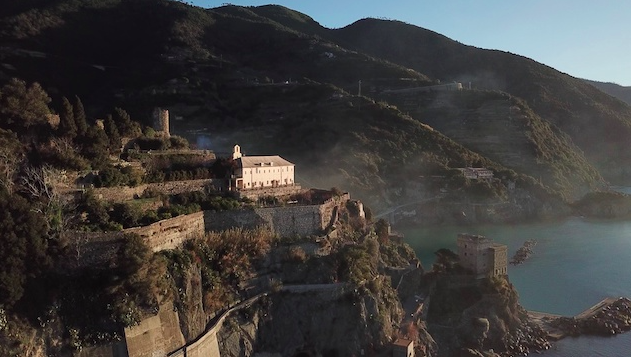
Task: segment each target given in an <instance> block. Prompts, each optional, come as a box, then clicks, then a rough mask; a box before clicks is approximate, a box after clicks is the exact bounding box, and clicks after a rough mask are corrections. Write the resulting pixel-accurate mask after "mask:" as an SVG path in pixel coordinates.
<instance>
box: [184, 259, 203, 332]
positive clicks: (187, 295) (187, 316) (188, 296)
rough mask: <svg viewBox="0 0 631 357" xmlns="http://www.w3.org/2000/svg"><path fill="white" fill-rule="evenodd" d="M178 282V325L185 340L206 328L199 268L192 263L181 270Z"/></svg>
mask: <svg viewBox="0 0 631 357" xmlns="http://www.w3.org/2000/svg"><path fill="white" fill-rule="evenodd" d="M179 280H180V281H179V282H178V292H179V294H178V300H179V316H180V326H181V329H182V333H183V334H184V338H185V339H186V341H191V340H193V339H195V338H196V337H197V336H199V335H200V334H201V333H202V332H204V329H205V328H206V322H207V319H206V313H205V312H204V306H203V303H202V302H203V300H202V297H203V294H202V286H201V281H202V277H201V270H200V267H199V266H197V264H192V265H191V266H190V267H189V268H188V269H186V270H185V271H184V272H183V275H182V277H181V278H180V279H179Z"/></svg>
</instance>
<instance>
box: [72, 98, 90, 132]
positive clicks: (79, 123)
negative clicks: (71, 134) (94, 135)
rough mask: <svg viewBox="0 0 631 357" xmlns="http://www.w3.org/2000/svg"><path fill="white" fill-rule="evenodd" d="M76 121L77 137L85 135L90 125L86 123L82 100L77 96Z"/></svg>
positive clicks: (75, 106)
mask: <svg viewBox="0 0 631 357" xmlns="http://www.w3.org/2000/svg"><path fill="white" fill-rule="evenodd" d="M74 121H75V124H76V127H77V135H80V136H83V135H85V132H86V131H87V130H88V123H87V121H86V116H85V109H84V108H83V103H81V99H80V98H79V97H78V96H75V105H74Z"/></svg>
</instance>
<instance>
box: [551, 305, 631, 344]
mask: <svg viewBox="0 0 631 357" xmlns="http://www.w3.org/2000/svg"><path fill="white" fill-rule="evenodd" d="M550 325H551V326H553V327H556V328H558V329H559V330H561V331H563V332H564V333H565V334H566V335H568V336H579V335H594V336H613V335H617V334H621V333H624V332H628V331H630V330H631V300H629V299H628V298H623V297H621V298H618V299H617V300H615V301H614V302H612V303H610V304H608V305H606V306H605V307H603V308H602V309H600V310H598V311H597V312H594V313H592V314H587V315H586V316H583V317H559V318H558V319H556V320H554V321H552V322H551V324H550Z"/></svg>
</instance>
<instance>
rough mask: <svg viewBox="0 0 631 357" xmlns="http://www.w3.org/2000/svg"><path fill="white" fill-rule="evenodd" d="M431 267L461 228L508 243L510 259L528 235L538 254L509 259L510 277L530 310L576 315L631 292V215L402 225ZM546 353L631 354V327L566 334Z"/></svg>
mask: <svg viewBox="0 0 631 357" xmlns="http://www.w3.org/2000/svg"><path fill="white" fill-rule="evenodd" d="M397 230H398V231H400V232H401V233H403V234H405V240H406V242H408V243H409V244H410V245H411V246H412V247H413V248H414V250H415V251H416V253H417V255H418V256H419V258H420V259H421V262H422V264H423V266H424V267H425V268H426V269H429V268H430V267H431V264H432V263H433V261H434V254H433V253H434V252H435V251H437V250H438V249H439V248H443V247H444V248H450V249H452V250H453V251H456V250H457V249H456V236H457V234H458V233H471V234H482V235H485V236H487V237H488V238H492V239H493V240H494V241H496V242H498V243H503V244H506V245H508V252H509V253H508V254H509V259H510V257H512V255H513V254H514V252H515V251H516V250H517V249H518V248H519V247H520V246H521V245H522V244H523V243H524V242H525V241H526V240H528V239H536V240H537V242H538V243H537V245H536V246H535V247H534V254H533V256H532V257H531V258H530V259H528V260H527V261H526V262H525V263H524V264H521V265H518V266H513V265H509V267H508V275H509V279H510V281H511V282H512V283H513V285H514V286H515V287H516V289H517V291H518V292H519V296H520V302H521V304H522V306H524V307H525V308H526V309H527V310H535V311H541V312H547V313H552V314H559V315H566V316H574V315H576V314H578V313H580V312H582V311H583V310H585V309H587V308H589V307H591V306H593V305H594V304H596V303H598V302H599V301H601V300H602V299H604V298H606V297H610V296H614V297H619V296H626V297H630V298H631V221H620V220H617V221H614V220H607V221H603V220H587V219H583V218H579V217H574V218H569V219H567V220H564V221H560V222H555V223H545V224H541V223H539V224H520V225H502V226H467V227H450V226H447V227H439V228H413V227H412V228H410V227H408V228H398V229H397ZM543 356H546V357H570V356H572V357H577V356H607V357H630V356H631V332H629V333H626V334H622V335H619V336H614V337H580V338H566V339H563V340H561V341H559V342H556V343H555V344H554V347H553V350H551V351H548V352H545V353H544V354H543Z"/></svg>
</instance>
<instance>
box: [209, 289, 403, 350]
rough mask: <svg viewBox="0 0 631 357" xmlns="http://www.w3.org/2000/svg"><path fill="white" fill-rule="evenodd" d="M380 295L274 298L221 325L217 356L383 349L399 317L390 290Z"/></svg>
mask: <svg viewBox="0 0 631 357" xmlns="http://www.w3.org/2000/svg"><path fill="white" fill-rule="evenodd" d="M384 290H385V291H384ZM384 290H382V291H377V292H372V291H370V290H368V289H365V288H357V289H352V290H350V291H342V292H340V291H332V290H328V289H317V290H306V291H304V292H300V293H296V292H280V293H277V294H274V295H272V296H270V297H269V299H268V300H266V301H265V302H264V303H260V304H257V305H255V306H253V307H252V308H250V309H248V310H245V311H243V312H241V313H239V314H238V315H236V316H234V317H231V318H230V320H229V321H226V323H224V328H223V329H222V330H221V331H220V333H219V334H218V339H219V345H220V351H221V353H222V356H224V354H225V355H226V356H242V355H244V353H245V355H248V353H251V352H252V351H253V350H255V351H257V352H259V351H260V352H267V353H271V354H279V355H281V356H295V355H296V354H298V353H301V352H303V353H307V354H311V355H317V354H322V355H337V356H350V355H353V354H358V353H359V352H360V351H362V350H364V351H373V350H380V349H381V350H383V349H384V348H385V347H386V346H387V345H388V344H389V342H390V340H391V336H393V335H394V334H395V332H396V330H395V327H394V326H397V325H398V323H399V321H400V320H401V317H402V310H401V305H400V303H399V302H398V300H397V299H396V296H395V295H394V291H393V290H392V288H390V287H388V288H385V287H384ZM385 295H389V296H385Z"/></svg>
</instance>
